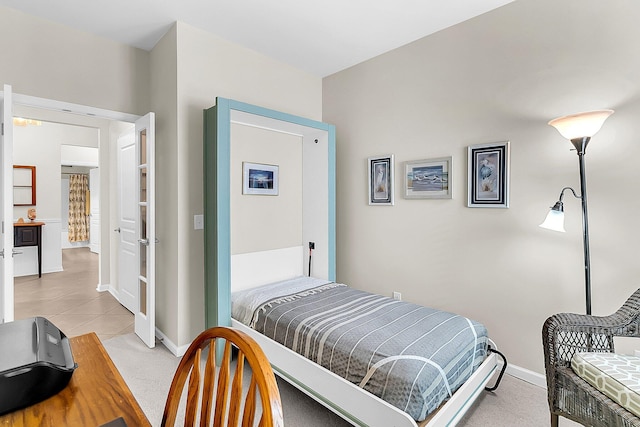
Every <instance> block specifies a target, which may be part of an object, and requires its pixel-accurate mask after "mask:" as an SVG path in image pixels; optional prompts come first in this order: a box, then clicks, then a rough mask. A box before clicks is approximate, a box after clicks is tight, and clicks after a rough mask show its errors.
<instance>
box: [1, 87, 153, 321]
mask: <svg viewBox="0 0 640 427" xmlns="http://www.w3.org/2000/svg"><path fill="white" fill-rule="evenodd" d="M5 87H6V86H5ZM10 88H11V87H10V86H9V89H10ZM11 105H22V106H26V107H32V108H40V109H44V110H53V111H59V112H62V113H66V114H78V115H81V116H89V117H93V118H99V119H107V120H114V121H121V122H128V123H134V124H135V123H136V121H138V120H139V119H140V118H141V116H138V115H135V114H129V113H122V112H118V111H113V110H106V109H102V108H95V107H89V106H86V105H80V104H73V103H69V102H62V101H56V100H52V99H46V98H39V97H35V96H30V95H22V94H15V93H14V94H12V103H11ZM11 148H13V144H12V146H11ZM12 164H13V159H12ZM12 191H13V189H12ZM101 197H108V195H101ZM2 209H5V212H7V211H8V212H11V214H10V216H9V218H12V217H13V202H12V203H11V205H10V206H4V205H3V206H2ZM108 223H109V221H106V220H105V221H103V224H101V228H103V227H105V226H106V227H108ZM5 247H6V246H5ZM10 247H11V248H13V233H11V242H10ZM101 252H102V250H101ZM111 262H113V260H111ZM11 265H12V263H11ZM11 275H12V278H13V271H12V272H11ZM5 288H6V289H5V291H4V295H5V296H8V297H10V299H6V300H5V299H4V298H3V300H4V305H5V306H6V307H9V306H10V308H6V309H3V311H4V313H0V314H3V315H4V317H5V319H8V318H9V316H8V315H9V314H10V318H11V320H13V313H14V297H13V295H14V287H13V280H11V285H10V286H8V287H7V286H6V287H5ZM0 319H1V318H0Z"/></svg>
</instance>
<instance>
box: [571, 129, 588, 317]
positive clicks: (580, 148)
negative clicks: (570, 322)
mask: <svg viewBox="0 0 640 427" xmlns="http://www.w3.org/2000/svg"><path fill="white" fill-rule="evenodd" d="M590 140H591V137H588V136H586V137H582V138H574V139H572V140H571V143H572V144H573V146H574V147H576V151H577V152H578V163H579V165H580V199H581V200H582V241H583V249H584V286H585V298H586V303H587V314H588V315H591V260H590V256H589V215H588V212H587V176H586V174H585V171H584V155H585V153H586V150H587V144H588V143H589V141H590Z"/></svg>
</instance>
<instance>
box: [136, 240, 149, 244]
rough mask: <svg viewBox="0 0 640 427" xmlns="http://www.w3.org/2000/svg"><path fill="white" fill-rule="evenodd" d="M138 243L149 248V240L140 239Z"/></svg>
mask: <svg viewBox="0 0 640 427" xmlns="http://www.w3.org/2000/svg"><path fill="white" fill-rule="evenodd" d="M138 243H142V244H143V245H145V246H149V240H147V239H138Z"/></svg>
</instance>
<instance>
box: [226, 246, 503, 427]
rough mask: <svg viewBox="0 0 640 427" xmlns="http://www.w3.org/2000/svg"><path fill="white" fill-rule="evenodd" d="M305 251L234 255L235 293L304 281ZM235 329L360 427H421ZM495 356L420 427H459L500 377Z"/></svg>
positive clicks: (284, 374)
mask: <svg viewBox="0 0 640 427" xmlns="http://www.w3.org/2000/svg"><path fill="white" fill-rule="evenodd" d="M303 252H304V251H303V248H302V246H299V247H294V248H285V249H278V250H272V251H265V252H254V253H250V254H241V255H232V257H231V291H232V292H233V291H238V290H241V289H247V288H252V287H255V286H258V285H260V284H266V283H272V282H275V281H278V280H285V279H288V278H293V277H296V276H301V275H302V271H303V268H304V267H303V265H304V261H303V257H304V255H303ZM231 325H232V326H233V327H235V328H238V329H240V330H242V331H244V332H245V333H247V334H248V335H250V336H251V337H253V339H255V340H256V341H257V342H258V344H260V346H261V347H262V349H263V350H264V352H265V354H266V355H267V357H268V359H269V361H270V362H271V365H272V366H273V369H274V371H275V372H276V374H277V375H278V376H280V377H281V378H283V379H284V380H286V381H287V382H289V383H290V384H292V385H293V386H295V387H296V388H298V389H299V390H300V391H302V392H303V393H305V394H307V395H309V396H310V397H311V398H313V399H314V400H316V401H317V402H319V403H320V404H322V405H323V406H325V407H327V408H328V409H330V410H331V411H333V412H335V413H336V414H337V415H339V416H340V417H342V418H344V419H345V420H347V421H348V422H350V423H352V424H353V425H356V426H385V427H416V426H417V423H416V421H415V420H414V419H413V418H411V417H410V416H409V415H408V414H407V413H406V412H403V411H401V410H399V409H398V408H396V407H395V406H392V405H390V404H389V403H387V402H385V401H384V400H382V399H380V398H378V397H377V396H374V395H373V394H371V393H369V392H367V391H365V390H364V389H361V388H360V387H358V386H356V385H355V384H352V383H351V382H349V381H347V380H345V379H344V378H342V377H339V376H338V375H336V374H334V373H333V372H330V371H329V370H327V369H325V368H323V367H322V366H320V365H318V364H316V363H314V362H312V361H310V360H309V359H307V358H305V357H303V356H301V355H299V354H298V353H296V352H294V351H292V350H290V349H288V348H286V347H285V346H283V345H281V344H279V343H277V342H276V341H273V340H272V339H270V338H267V337H266V336H264V335H262V334H261V333H259V332H257V331H255V330H253V329H251V328H249V327H248V326H246V325H244V324H242V323H240V322H238V321H236V320H235V319H231ZM496 359H497V358H496V355H495V354H494V353H489V356H488V357H487V358H486V359H485V361H484V362H483V363H482V365H480V367H479V368H478V369H477V370H476V371H475V372H474V373H473V375H472V376H471V377H470V378H469V379H468V380H467V381H466V382H465V383H464V384H463V385H462V387H460V388H459V389H458V391H456V392H455V393H454V395H453V396H452V397H451V398H450V399H449V400H448V401H447V402H446V403H445V404H444V405H442V406H441V407H440V409H439V410H438V411H437V412H436V413H435V415H433V416H431V417H430V418H428V421H426V422H423V423H421V424H420V425H421V426H428V427H440V426H455V425H456V424H457V423H458V422H459V421H460V419H461V418H462V417H463V416H464V414H465V413H466V411H467V410H468V409H469V408H470V407H471V405H472V404H473V402H474V401H475V399H476V398H477V397H478V396H479V395H480V393H482V391H483V390H484V387H485V386H486V384H487V383H488V382H489V380H490V379H491V377H492V376H493V374H494V373H495V372H496V369H497V367H498V363H497V360H496Z"/></svg>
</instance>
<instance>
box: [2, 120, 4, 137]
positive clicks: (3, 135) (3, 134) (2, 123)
mask: <svg viewBox="0 0 640 427" xmlns="http://www.w3.org/2000/svg"><path fill="white" fill-rule="evenodd" d="M2 136H4V122H2Z"/></svg>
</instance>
